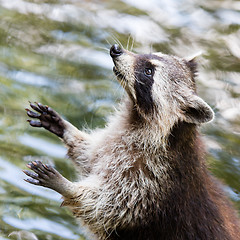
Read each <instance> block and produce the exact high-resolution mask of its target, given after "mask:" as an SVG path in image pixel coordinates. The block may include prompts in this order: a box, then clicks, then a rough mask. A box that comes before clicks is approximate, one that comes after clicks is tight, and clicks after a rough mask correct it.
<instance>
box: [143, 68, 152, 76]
mask: <svg viewBox="0 0 240 240" xmlns="http://www.w3.org/2000/svg"><path fill="white" fill-rule="evenodd" d="M144 73H145V74H146V75H147V76H151V75H152V69H151V68H145V71H144Z"/></svg>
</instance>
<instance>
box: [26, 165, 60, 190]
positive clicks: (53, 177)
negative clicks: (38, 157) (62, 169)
mask: <svg viewBox="0 0 240 240" xmlns="http://www.w3.org/2000/svg"><path fill="white" fill-rule="evenodd" d="M27 167H28V168H29V169H31V170H32V171H28V170H23V172H24V173H25V174H26V175H27V176H29V177H30V178H27V179H24V180H25V181H26V182H28V183H31V184H34V185H39V186H43V187H47V188H51V189H53V190H55V191H58V188H59V186H58V185H61V180H62V179H63V176H62V175H61V174H60V173H59V172H58V171H57V170H56V169H54V168H53V167H51V166H49V165H45V164H43V163H42V162H40V161H33V162H30V163H29V164H27Z"/></svg>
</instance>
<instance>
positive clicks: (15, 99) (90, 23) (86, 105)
mask: <svg viewBox="0 0 240 240" xmlns="http://www.w3.org/2000/svg"><path fill="white" fill-rule="evenodd" d="M130 36H131V37H130ZM239 39H240V2H239V1H227V0H225V1H224V0H223V1H207V0H198V1H190V0H179V1H178V0H169V1H158V0H148V1H143V0H141V1H134V0H122V1H107V0H98V1H97V0H95V1H87V0H86V1H81V0H78V1H75V0H63V1H57V0H11V1H10V0H0V239H17V236H16V234H14V233H12V232H13V231H17V232H18V231H23V230H24V231H27V232H29V234H30V233H34V234H35V235H36V236H37V238H38V239H41V240H46V239H47V240H59V239H60V240H62V239H66V240H67V239H69V240H70V239H83V238H82V236H81V228H79V227H78V225H77V223H76V221H75V220H74V218H73V217H72V214H71V213H70V212H69V211H68V210H67V209H66V208H60V207H59V205H60V203H61V197H60V195H58V194H57V193H55V192H53V191H51V190H47V189H43V188H40V187H35V186H31V185H30V184H27V183H26V182H24V181H23V178H24V174H23V173H22V172H21V169H26V167H25V165H26V163H28V162H29V161H31V160H34V159H40V160H43V161H47V162H49V163H50V164H53V165H54V166H55V167H56V168H57V169H58V170H59V171H60V172H61V173H62V174H63V175H64V176H66V177H67V178H68V179H70V180H74V179H75V177H76V175H75V172H74V170H73V167H72V165H71V162H70V160H69V159H66V158H65V154H66V150H65V148H64V146H63V144H62V143H61V142H60V141H59V139H58V138H57V137H55V136H53V135H51V134H50V133H48V132H47V131H44V130H42V129H35V128H31V127H29V126H28V123H27V122H26V119H27V117H26V114H25V110H24V108H26V107H28V101H29V100H30V101H38V102H41V103H43V104H47V105H49V106H51V107H53V108H54V109H55V110H57V111H58V112H59V113H61V114H62V115H63V116H64V117H65V118H66V119H67V120H69V121H70V122H72V123H73V124H74V125H75V126H77V127H79V128H83V127H89V128H96V127H103V126H104V124H105V121H106V117H107V116H108V115H109V114H110V113H111V112H113V111H114V107H116V106H117V102H118V101H119V99H120V98H121V97H122V96H123V94H124V91H123V90H122V89H121V87H120V86H119V84H118V83H117V81H116V80H115V78H114V75H113V73H112V66H113V64H112V61H111V58H110V57H109V54H108V50H107V49H109V47H110V46H111V45H112V44H114V43H116V42H118V41H120V42H121V43H122V45H123V46H124V47H125V48H129V49H132V48H133V51H135V52H138V53H146V52H151V51H162V52H164V53H169V54H175V55H178V56H182V57H186V56H189V55H193V54H195V53H197V52H199V51H201V52H202V55H201V56H200V57H199V76H198V89H199V91H198V92H199V95H201V96H202V97H203V98H204V99H205V100H206V101H207V102H208V103H209V104H210V105H211V106H212V108H213V109H214V111H215V113H216V119H215V121H214V122H212V123H210V124H208V125H205V126H203V127H202V132H203V134H204V138H205V142H206V146H207V149H208V151H209V154H208V162H209V164H210V167H211V170H212V172H213V174H215V175H216V176H218V177H219V178H220V179H222V180H223V181H224V182H225V184H226V189H227V191H228V192H229V194H230V197H231V198H232V200H233V201H234V203H235V204H236V206H237V208H238V209H239V210H240V41H239ZM10 233H12V235H11V236H10V237H8V235H9V234H10ZM20 233H21V232H20ZM20 233H18V234H20ZM18 239H25V238H21V237H20V235H19V237H18ZM26 239H34V238H31V237H27V238H26ZM35 239H36V238H35Z"/></svg>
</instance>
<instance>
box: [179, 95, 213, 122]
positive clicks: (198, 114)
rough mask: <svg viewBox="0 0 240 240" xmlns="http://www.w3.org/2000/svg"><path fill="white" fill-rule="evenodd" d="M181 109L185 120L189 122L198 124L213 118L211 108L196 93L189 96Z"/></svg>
mask: <svg viewBox="0 0 240 240" xmlns="http://www.w3.org/2000/svg"><path fill="white" fill-rule="evenodd" d="M183 111H184V118H185V121H186V122H189V123H196V124H200V123H205V122H210V121H211V120H213V118H214V112H213V110H212V108H211V107H210V106H209V105H208V104H207V103H206V102H205V101H203V99H201V98H200V97H198V96H197V95H192V96H191V99H190V101H189V102H188V104H187V105H185V108H184V109H183Z"/></svg>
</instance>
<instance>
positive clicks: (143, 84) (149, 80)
mask: <svg viewBox="0 0 240 240" xmlns="http://www.w3.org/2000/svg"><path fill="white" fill-rule="evenodd" d="M148 59H149V58H147V56H145V55H141V56H139V57H138V58H137V59H136V63H135V69H134V72H135V78H136V79H135V86H134V87H135V91H136V98H137V105H138V106H139V107H140V109H141V110H143V111H144V113H145V114H147V113H150V112H152V110H153V99H152V85H153V82H154V80H153V76H154V66H153V65H152V64H151V63H150V62H149V60H148ZM149 69H151V71H152V74H151V75H150V74H148V73H149Z"/></svg>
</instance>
